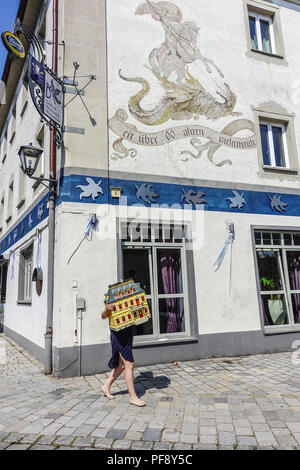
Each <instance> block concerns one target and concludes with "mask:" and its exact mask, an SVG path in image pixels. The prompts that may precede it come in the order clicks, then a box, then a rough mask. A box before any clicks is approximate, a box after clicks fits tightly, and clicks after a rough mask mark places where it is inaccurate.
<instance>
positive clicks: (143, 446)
mask: <svg viewBox="0 0 300 470" xmlns="http://www.w3.org/2000/svg"><path fill="white" fill-rule="evenodd" d="M153 444H154V443H153V442H145V441H135V442H133V444H132V446H131V449H132V450H151V449H152V447H153Z"/></svg>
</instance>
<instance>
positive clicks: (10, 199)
mask: <svg viewBox="0 0 300 470" xmlns="http://www.w3.org/2000/svg"><path fill="white" fill-rule="evenodd" d="M13 199H14V182H13V181H12V182H11V183H10V185H9V188H8V204H7V219H6V223H7V224H9V223H10V221H11V219H12V210H13Z"/></svg>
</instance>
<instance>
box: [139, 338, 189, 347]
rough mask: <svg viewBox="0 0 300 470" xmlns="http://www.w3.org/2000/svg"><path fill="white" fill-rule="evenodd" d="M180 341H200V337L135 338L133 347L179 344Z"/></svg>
mask: <svg viewBox="0 0 300 470" xmlns="http://www.w3.org/2000/svg"><path fill="white" fill-rule="evenodd" d="M178 343H198V338H195V337H194V336H177V337H176V338H171V337H170V338H163V339H145V340H141V339H139V340H134V342H133V347H134V348H139V347H145V346H157V347H158V346H163V345H165V344H168V345H170V344H178Z"/></svg>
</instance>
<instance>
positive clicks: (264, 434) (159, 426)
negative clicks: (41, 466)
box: [0, 335, 300, 450]
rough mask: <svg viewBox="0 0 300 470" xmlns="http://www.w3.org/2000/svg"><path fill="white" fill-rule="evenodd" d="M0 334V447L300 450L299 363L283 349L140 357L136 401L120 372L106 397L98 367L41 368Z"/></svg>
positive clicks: (47, 448) (40, 448)
mask: <svg viewBox="0 0 300 470" xmlns="http://www.w3.org/2000/svg"><path fill="white" fill-rule="evenodd" d="M0 341H5V342H6V352H7V364H6V365H5V366H1V365H0V450H5V449H8V450H14V449H19V450H24V449H31V450H42V449H45V450H51V449H52V450H56V449H57V450H67V449H73V450H76V449H77V450H78V449H91V448H93V449H95V450H96V449H99V450H100V449H145V450H148V449H149V450H150V449H153V450H169V449H175V450H176V449H177V450H190V449H194V450H197V449H226V450H227V449H231V450H235V449H242V450H246V449H247V450H248V449H266V450H267V449H270V450H273V449H287V450H288V449H297V450H300V365H295V364H293V362H292V355H291V353H282V354H272V355H270V354H268V355H262V356H251V357H242V358H241V357H239V358H224V359H206V360H200V361H190V362H185V363H179V365H178V366H176V365H174V364H162V365H155V366H149V367H139V368H137V369H136V370H135V377H136V379H135V382H136V390H137V392H138V395H140V396H142V397H143V400H144V401H146V403H147V406H146V407H145V408H136V407H134V406H132V405H129V397H128V394H127V392H126V386H125V381H124V379H121V380H120V379H119V380H118V382H117V385H116V386H113V388H112V393H113V394H114V395H115V399H114V400H111V401H108V400H107V399H106V398H105V397H104V396H103V394H102V393H101V386H102V384H103V383H104V382H105V380H106V376H107V375H106V374H100V375H96V376H92V377H80V378H73V379H55V378H53V377H46V376H44V375H43V365H42V364H40V363H39V362H37V361H36V360H35V359H33V358H32V357H31V356H30V355H29V354H28V353H26V352H25V351H24V350H23V349H22V348H21V347H19V346H18V345H16V344H15V343H14V342H13V341H12V340H10V339H8V338H7V337H5V336H3V335H0Z"/></svg>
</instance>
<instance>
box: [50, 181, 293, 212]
mask: <svg viewBox="0 0 300 470" xmlns="http://www.w3.org/2000/svg"><path fill="white" fill-rule="evenodd" d="M86 178H90V179H91V180H93V181H94V182H95V183H96V184H98V183H99V182H100V181H101V185H100V186H101V188H102V190H103V193H104V194H103V195H102V194H100V193H99V194H98V196H97V197H95V199H94V200H93V199H92V196H90V197H83V198H82V199H80V195H81V194H82V189H80V188H78V186H85V187H87V186H88V182H87V180H86ZM142 184H145V182H142V181H138V180H136V181H134V180H121V179H110V181H109V185H110V187H112V186H117V187H121V188H122V196H126V197H127V204H128V205H129V206H132V205H135V204H137V203H139V202H140V203H142V204H143V205H144V206H145V207H149V206H150V204H147V203H144V202H143V201H142V200H140V201H138V200H137V197H136V194H137V188H136V186H137V187H141V186H142ZM146 184H151V186H152V190H153V192H154V193H156V194H159V197H158V198H156V199H155V201H156V202H155V203H153V204H167V205H168V206H169V207H172V206H173V205H174V204H177V205H178V204H179V205H180V206H181V207H182V209H183V208H186V202H184V201H183V202H182V203H180V201H181V199H182V196H183V191H182V185H178V184H171V183H146ZM184 190H185V192H188V191H189V190H192V191H194V192H195V193H197V192H198V191H200V192H202V193H204V194H205V196H203V198H204V200H205V201H206V202H207V204H205V211H208V212H228V213H240V214H265V215H285V216H294V217H300V194H286V193H284V194H283V193H280V192H278V193H271V192H270V193H266V192H261V191H249V190H245V191H243V190H240V189H238V190H236V189H235V188H228V189H227V188H226V189H224V188H211V187H205V186H201V187H195V186H184ZM233 191H236V192H237V193H238V194H239V195H243V198H244V200H245V201H246V204H244V205H243V206H242V208H241V209H239V208H238V207H237V208H232V209H230V205H231V202H230V201H229V200H228V198H234V194H233ZM108 195H109V188H108V179H107V178H101V177H86V176H80V175H71V176H67V177H62V179H61V194H60V197H59V200H58V204H60V203H61V202H76V203H80V202H81V203H89V204H108V203H109V201H110V203H111V204H116V205H118V204H119V201H118V200H117V199H116V200H114V199H111V198H110V199H109V197H108ZM276 195H278V196H280V197H281V202H283V203H285V204H288V206H284V208H283V209H282V210H283V212H279V211H277V210H275V209H274V210H273V209H272V207H271V200H270V197H271V198H273V197H274V196H276ZM189 207H190V209H191V210H195V207H194V205H193V204H191V205H190V206H189ZM284 209H285V210H284Z"/></svg>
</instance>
